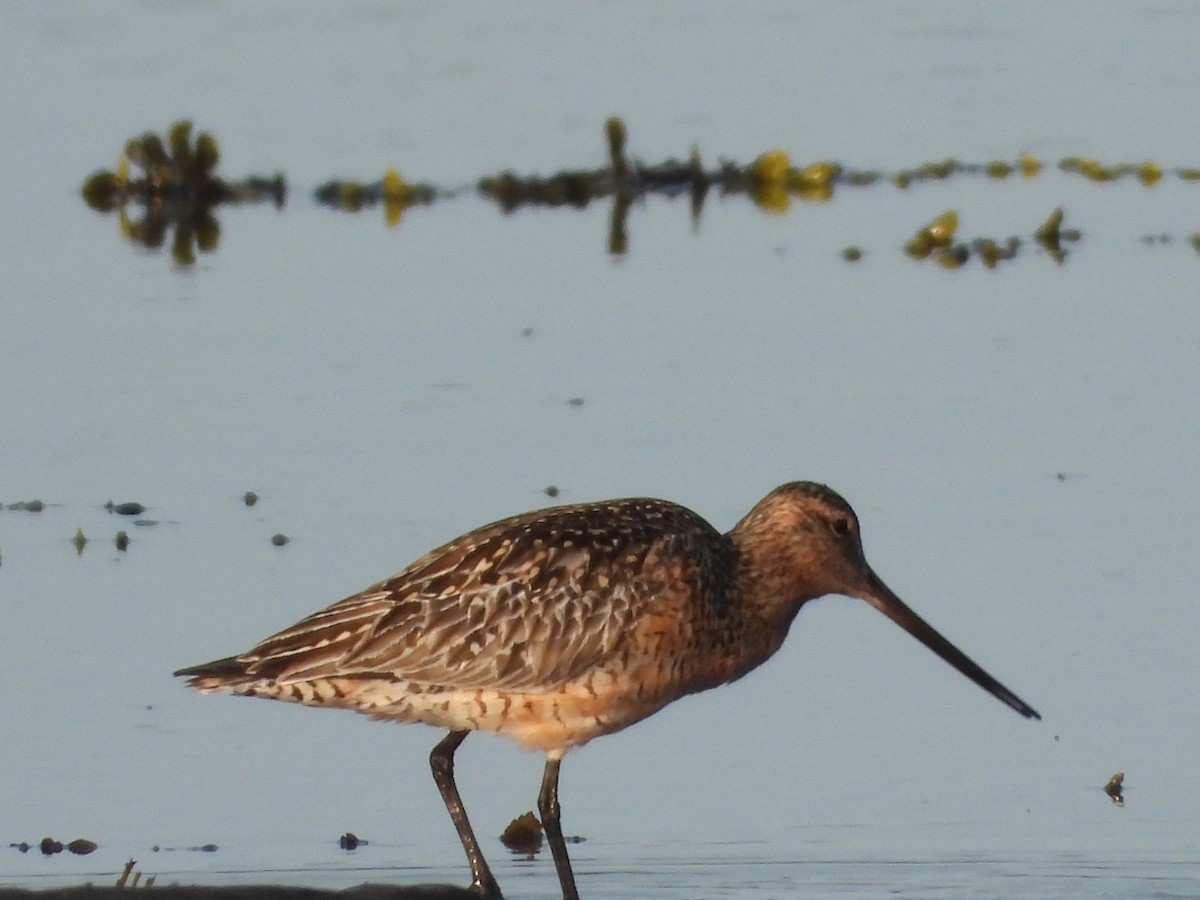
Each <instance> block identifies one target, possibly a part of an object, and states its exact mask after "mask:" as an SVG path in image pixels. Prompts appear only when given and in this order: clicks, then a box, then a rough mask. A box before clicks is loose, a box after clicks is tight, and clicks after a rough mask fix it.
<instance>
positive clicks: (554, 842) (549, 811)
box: [538, 757, 579, 900]
mask: <svg viewBox="0 0 1200 900" xmlns="http://www.w3.org/2000/svg"><path fill="white" fill-rule="evenodd" d="M558 764H559V760H557V759H551V758H550V757H546V772H545V774H544V775H543V776H542V790H541V793H539V794H538V812H540V813H541V814H542V827H543V828H544V829H546V839H547V840H549V841H550V852H551V853H553V854H554V868H555V869H557V870H558V883H559V884H561V885H562V892H563V900H579V891H577V890H575V875H574V873H573V872H572V871H571V858H570V857H569V856H567V842H566V841H564V840H563V833H562V825H561V824H560V823H559V817H558V813H559V810H558Z"/></svg>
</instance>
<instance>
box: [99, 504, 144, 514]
mask: <svg viewBox="0 0 1200 900" xmlns="http://www.w3.org/2000/svg"><path fill="white" fill-rule="evenodd" d="M104 508H105V509H107V510H108V511H109V512H110V513H116V514H117V515H118V516H140V515H141V514H142V513H144V512H145V511H146V507H145V506H143V505H142V504H140V503H113V502H112V501H111V500H109V501H108V502H107V503H105V504H104Z"/></svg>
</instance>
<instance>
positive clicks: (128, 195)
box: [82, 119, 286, 266]
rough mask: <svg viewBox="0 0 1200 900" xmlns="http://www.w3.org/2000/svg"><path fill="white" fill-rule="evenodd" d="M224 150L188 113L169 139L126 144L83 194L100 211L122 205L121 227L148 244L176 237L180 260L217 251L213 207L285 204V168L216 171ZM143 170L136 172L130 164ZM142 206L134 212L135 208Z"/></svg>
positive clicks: (151, 137) (151, 136)
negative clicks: (234, 173)
mask: <svg viewBox="0 0 1200 900" xmlns="http://www.w3.org/2000/svg"><path fill="white" fill-rule="evenodd" d="M220 158H221V154H220V151H219V149H218V148H217V142H216V139H215V138H214V137H213V136H212V135H211V134H209V133H208V132H206V131H202V132H200V133H199V134H198V135H196V138H195V141H193V140H192V123H191V122H190V121H188V120H186V119H184V120H180V121H178V122H176V123H174V124H173V125H172V126H171V127H170V128H169V129H168V130H167V140H166V142H165V143H164V141H163V140H162V138H160V137H159V136H158V135H157V134H155V133H154V132H151V131H147V132H146V133H145V134H143V135H142V136H141V137H137V138H131V139H130V140H128V141H127V142H126V143H125V150H124V155H123V156H122V157H121V160H120V162H119V163H118V165H117V171H116V172H109V171H104V170H101V171H97V172H95V173H93V174H92V175H91V176H89V177H88V179H87V181H85V182H84V184H83V189H82V193H83V199H84V201H85V202H86V203H87V204H88V206H90V207H91V208H92V209H95V210H97V211H99V212H104V213H108V212H113V211H116V212H117V213H118V215H119V219H118V221H119V224H120V229H121V234H122V236H123V237H125V238H126V239H128V240H130V241H132V242H133V243H135V244H138V245H140V246H142V247H146V248H158V247H161V246H162V245H163V244H164V243H165V242H166V240H167V236H168V234H170V236H171V238H170V239H171V257H172V259H174V261H175V263H176V264H177V265H180V266H190V265H192V264H193V263H195V261H196V251H197V250H198V251H200V252H201V253H212V252H214V251H215V250H216V249H217V245H218V243H219V242H220V239H221V227H220V224H219V223H218V222H217V219H216V216H215V215H214V214H213V209H214V208H215V207H216V206H218V205H219V204H222V203H261V202H264V201H271V202H273V203H274V204H275V206H276V207H277V208H282V206H283V204H284V200H285V197H286V187H285V184H284V180H283V176H282V175H275V176H274V177H273V178H263V177H251V178H247V179H245V180H243V181H226V180H225V179H223V178H220V177H218V176H217V174H216V167H217V163H218V162H219V161H220ZM131 166H133V167H136V168H137V169H140V170H141V175H140V176H138V177H131V176H130V167H131ZM131 208H136V209H137V210H138V212H137V213H135V214H134V215H132V216H131V215H130V209H131Z"/></svg>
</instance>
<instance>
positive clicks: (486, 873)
mask: <svg viewBox="0 0 1200 900" xmlns="http://www.w3.org/2000/svg"><path fill="white" fill-rule="evenodd" d="M468 734H469V732H466V731H452V732H450V733H449V734H448V735H446V737H444V738H443V739H442V740H441V741H440V742H439V743H438V745H437V746H436V747H434V748H433V752H432V753H430V754H429V766H430V768H432V769H433V780H434V781H435V782H437V786H438V790H439V791H441V793H442V800H443V801H445V804H446V810H447V812H449V813H450V819H451V820H452V821H453V822H454V827H455V828H457V829H458V838H459V840H461V841H462V845H463V849H464V850H465V851H467V862H468V863H469V864H470V866H471V890H472V891H474V892H475V893H477V894H479V895H480V896H482V897H499V896H500V885H498V884H497V883H496V879H495V878H493V877H492V870H491V869H489V868H488V864H487V860H485V859H484V858H483V851H482V850H480V849H479V842H478V841H477V840H475V832H474V831H472V830H471V823H470V822H469V821H467V811H466V810H465V809H463V804H462V798H461V797H460V796H459V795H458V787H457V785H455V783H454V751H455V750H457V749H458V745H459V744H461V743H462V742H463V740H464V739H465V738H466V736H467V735H468Z"/></svg>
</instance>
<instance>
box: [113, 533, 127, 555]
mask: <svg viewBox="0 0 1200 900" xmlns="http://www.w3.org/2000/svg"><path fill="white" fill-rule="evenodd" d="M115 543H116V545H117V549H118V550H120V551H121V552H122V553H124V552H125V551H126V550H128V549H129V535H127V534H126V533H125V532H123V531H118V532H117V536H116V539H115Z"/></svg>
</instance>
